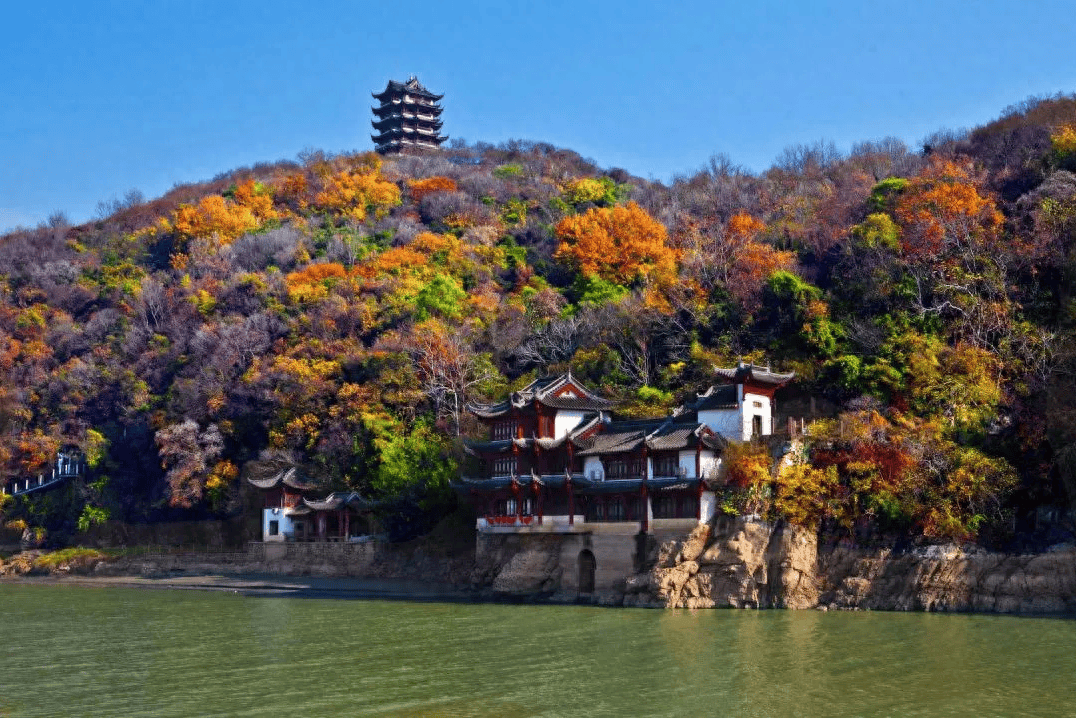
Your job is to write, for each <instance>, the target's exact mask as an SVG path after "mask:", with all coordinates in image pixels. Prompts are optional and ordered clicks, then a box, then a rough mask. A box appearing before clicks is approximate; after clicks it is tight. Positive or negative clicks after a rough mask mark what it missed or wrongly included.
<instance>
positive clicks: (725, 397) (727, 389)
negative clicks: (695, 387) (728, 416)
mask: <svg viewBox="0 0 1076 718" xmlns="http://www.w3.org/2000/svg"><path fill="white" fill-rule="evenodd" d="M738 406H739V397H738V395H737V393H736V386H735V385H734V384H724V385H722V386H716V387H715V386H711V387H710V388H709V389H707V390H706V391H704V392H703V393H702V394H699V395H698V399H696V400H695V402H694V403H693V404H692V405H691V410H692V411H712V410H714V409H735V408H736V407H738Z"/></svg>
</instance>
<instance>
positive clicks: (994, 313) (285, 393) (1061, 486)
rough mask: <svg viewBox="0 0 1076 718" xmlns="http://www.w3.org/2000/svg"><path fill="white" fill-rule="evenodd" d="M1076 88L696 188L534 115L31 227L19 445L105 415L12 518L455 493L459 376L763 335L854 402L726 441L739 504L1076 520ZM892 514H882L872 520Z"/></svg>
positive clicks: (12, 426)
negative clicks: (777, 449)
mask: <svg viewBox="0 0 1076 718" xmlns="http://www.w3.org/2000/svg"><path fill="white" fill-rule="evenodd" d="M1074 171H1076V98H1074V97H1071V96H1069V97H1054V98H1046V99H1036V100H1029V101H1027V102H1025V103H1022V104H1021V105H1018V106H1014V107H1013V108H1009V109H1008V110H1006V111H1005V112H1004V113H1002V115H1001V117H1000V118H998V119H997V120H995V121H993V122H990V123H988V124H986V125H984V126H982V127H979V128H977V129H975V130H973V131H971V132H968V133H948V134H939V135H938V136H936V137H933V138H931V139H929V140H928V141H927V142H926V143H925V144H924V147H922V148H915V149H913V148H908V147H906V146H905V145H904V144H903V143H901V142H899V141H896V140H882V141H878V142H863V143H861V144H858V145H856V146H855V147H854V148H853V149H852V151H851V152H850V153H848V154H847V155H844V154H841V153H838V152H836V150H834V149H833V148H832V147H830V146H827V145H824V144H819V145H816V146H800V147H795V148H790V149H789V150H788V151H786V152H785V154H784V155H782V157H781V158H779V160H778V161H777V162H776V163H775V164H774V166H773V167H771V168H770V169H769V170H767V171H765V172H762V173H759V174H754V173H751V172H748V171H745V170H743V169H742V168H739V167H736V166H734V165H733V164H731V163H730V162H728V161H727V160H726V159H724V158H721V157H716V158H713V159H711V161H710V162H709V164H708V165H707V166H706V167H705V168H704V169H702V170H700V171H698V172H696V173H694V174H692V175H690V176H684V177H680V178H677V179H676V180H675V181H673V182H671V183H670V184H668V185H665V184H662V183H659V182H654V181H648V180H644V179H642V178H639V177H634V176H631V175H630V174H628V173H627V172H625V171H622V170H617V169H611V170H604V169H602V168H599V167H597V166H596V165H595V164H594V163H593V162H591V161H588V160H586V159H585V158H583V157H580V156H579V155H578V154H577V153H574V152H572V151H570V150H565V149H560V148H556V147H553V146H551V145H548V144H541V143H532V142H509V143H506V144H504V145H500V146H491V145H485V144H478V145H474V146H457V147H453V148H450V149H446V150H442V151H439V152H436V153H431V154H426V155H419V156H389V157H384V158H383V157H379V156H377V155H373V154H366V153H355V154H341V155H327V154H324V153H318V152H310V153H305V154H304V155H303V156H301V157H300V158H299V159H298V161H296V162H281V163H276V164H266V165H257V166H254V167H251V168H243V169H238V170H235V171H232V172H229V173H226V174H224V175H221V176H219V177H217V178H214V179H213V180H211V181H209V182H204V183H200V184H191V185H183V186H177V187H176V188H174V189H173V190H172V191H170V192H169V193H167V194H165V195H164V196H163V197H160V198H157V199H153V200H150V201H145V200H144V199H143V198H141V197H140V196H138V195H137V194H132V195H130V196H128V197H127V198H126V199H125V200H123V201H119V202H115V203H113V204H112V206H110V207H109V208H108V210H107V211H105V212H103V213H102V216H101V217H100V218H99V219H97V220H95V221H93V222H89V223H87V224H84V225H80V226H69V225H68V224H67V223H66V222H65V221H64V220H63V218H62V217H59V216H58V217H56V218H54V219H53V220H50V222H49V223H47V224H46V225H43V226H40V227H37V228H34V229H26V230H19V231H16V232H13V233H10V234H8V235H6V236H4V237H2V238H0V473H2V474H3V475H4V478H5V479H7V478H15V477H19V476H33V475H36V474H38V473H40V472H42V471H43V470H44V469H45V467H47V466H48V465H49V464H50V463H51V462H52V461H53V458H54V457H55V455H56V452H57V450H59V449H60V448H61V447H63V446H65V445H69V444H74V445H78V446H79V447H81V448H82V450H83V451H84V452H85V453H86V455H87V460H88V464H89V466H90V467H91V470H90V472H89V474H88V475H87V477H86V479H85V480H80V481H76V482H73V483H72V484H71V485H69V486H67V487H65V488H64V489H63V490H61V491H53V492H48V493H42V494H40V495H39V496H37V497H34V498H27V499H25V500H23V499H20V500H19V501H17V502H16V501H11V500H10V499H8V500H7V501H5V502H4V503H0V521H2V522H5V523H7V524H10V525H11V526H15V527H18V528H20V529H21V527H23V526H29V527H32V528H39V529H43V530H44V534H45V535H46V536H49V537H51V540H52V541H56V542H63V541H65V540H68V539H70V537H72V536H74V535H76V534H77V532H79V531H84V530H86V529H87V528H89V527H91V526H92V525H94V524H96V523H100V522H103V521H105V520H107V519H116V520H123V521H130V522H139V521H166V520H177V519H186V518H197V517H227V516H233V515H235V514H237V513H238V512H239V511H241V501H240V494H239V486H240V478H241V476H243V475H245V474H249V473H252V472H253V473H256V472H259V471H264V470H266V468H267V467H269V468H271V467H275V466H279V465H281V463H287V464H294V465H298V466H302V467H304V470H305V471H306V472H307V473H308V474H310V475H311V476H313V477H316V478H317V479H318V480H320V481H321V482H322V483H323V484H324V486H325V487H326V489H327V490H328V489H340V490H343V489H347V490H355V491H359V492H361V493H363V494H364V495H368V496H371V497H376V498H379V499H381V500H382V501H383V502H385V503H384V504H383V505H384V506H385V507H386V509H385V511H386V518H387V520H388V526H389V529H390V531H391V532H392V533H393V535H394V536H397V537H401V538H405V537H410V536H414V535H416V534H418V533H421V532H423V531H425V530H427V529H428V528H429V527H430V526H431V525H432V524H433V523H434V522H435V521H436V520H437V519H438V517H440V516H443V515H444V514H445V513H447V512H451V511H452V510H453V509H454V505H455V504H454V502H455V499H454V497H453V495H452V494H451V492H449V491H448V490H447V482H448V480H449V479H450V478H451V477H453V476H455V475H457V474H458V473H459V472H460V471H461V467H462V469H465V468H466V462H467V458H466V454H465V452H464V451H463V450H462V447H461V443H460V441H459V437H460V436H465V435H467V434H468V433H469V432H471V431H474V430H475V428H476V427H475V426H474V425H473V424H471V423H470V422H471V421H472V420H471V419H470V418H469V417H468V416H467V415H466V413H465V412H463V411H462V407H463V406H464V404H465V403H466V401H468V400H472V399H479V400H489V399H494V398H498V397H501V396H503V395H504V393H505V392H507V391H509V390H511V389H512V388H517V387H520V386H523V385H525V384H526V383H528V382H529V381H531V380H532V379H533V378H534V377H535V376H537V375H538V374H542V373H546V372H552V371H558V370H561V369H564V368H567V367H568V366H569V365H570V366H571V369H572V371H573V372H574V373H576V374H577V375H579V376H580V378H582V379H583V380H584V381H586V382H587V384H588V385H590V386H593V387H595V388H596V389H598V390H600V391H602V392H604V393H605V394H606V395H607V396H609V397H610V398H614V399H615V400H616V401H617V402H618V403H620V404H622V405H625V406H627V407H628V412H629V413H630V414H632V415H634V416H639V417H644V416H660V415H664V414H665V413H667V412H668V411H669V410H671V409H672V408H673V407H674V406H676V405H678V404H679V403H681V402H682V401H683V400H685V399H686V398H688V396H689V395H690V392H692V391H693V390H696V389H699V388H700V387H704V386H706V385H707V384H708V383H710V382H711V380H712V379H711V377H712V366H713V365H714V364H724V365H728V364H730V363H733V362H735V361H738V360H741V359H742V360H745V361H754V362H759V363H771V364H772V365H774V366H776V367H780V368H782V369H783V370H794V371H795V372H796V373H797V375H798V376H799V377H800V384H799V389H798V390H799V391H800V392H802V393H803V394H805V395H808V394H809V395H811V396H816V397H819V398H821V399H824V400H825V402H826V404H827V405H828V406H833V407H835V409H834V411H833V412H830V415H829V416H827V417H823V418H819V419H818V420H817V421H815V422H814V423H813V424H812V425H811V427H810V432H809V433H810V439H809V442H808V447H807V455H806V457H805V460H804V462H803V463H800V464H798V465H796V466H795V467H793V468H791V469H789V470H786V471H782V472H780V473H779V474H777V475H774V474H773V473H772V472H771V471H770V468H769V467H768V466H767V465H766V460H767V457H765V456H764V455H763V454H762V453H760V452H759V451H755V450H753V449H751V448H750V447H747V448H744V449H741V450H738V451H736V452H733V455H732V456H730V458H729V461H728V464H729V476H730V480H731V483H730V486H731V487H732V489H730V493H729V496H728V497H727V498H728V506H729V510H730V511H736V510H742V509H744V508H746V507H751V508H752V509H753V510H755V511H758V512H761V513H764V514H766V515H769V516H772V517H773V518H782V519H785V520H787V521H789V522H791V523H795V524H799V525H802V526H807V527H812V528H813V527H817V528H820V529H821V530H822V531H823V532H824V533H825V534H827V535H829V536H832V537H835V538H839V537H855V536H859V537H861V538H862V536H864V535H884V536H887V537H899V538H902V539H909V540H913V541H918V540H922V539H928V540H934V539H937V540H943V539H944V540H949V539H957V540H967V539H977V540H979V541H981V542H984V543H987V544H991V545H995V546H998V547H1003V548H1005V547H1017V546H1033V545H1043V544H1046V543H1051V542H1057V541H1061V540H1068V539H1070V538H1071V537H1072V533H1071V532H1072V526H1071V525H1070V524H1068V523H1066V522H1065V521H1064V520H1061V521H1057V520H1054V521H1043V520H1042V517H1043V516H1045V515H1056V514H1062V515H1063V514H1064V513H1065V512H1067V511H1068V510H1069V509H1070V508H1071V507H1072V506H1073V504H1074V502H1076V448H1074V447H1076V415H1074V414H1073V410H1072V407H1073V406H1076V402H1074V401H1073V399H1074V396H1076V391H1074V390H1076V380H1074V378H1073V377H1074V376H1076V373H1074V369H1076V353H1074V351H1073V349H1074V348H1076V340H1074V336H1073V332H1072V328H1073V322H1076V303H1074V300H1073V291H1074V290H1076V253H1074V242H1076V175H1074V174H1073V172H1074ZM872 532H873V533H872Z"/></svg>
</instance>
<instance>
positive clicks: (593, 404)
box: [539, 396, 613, 411]
mask: <svg viewBox="0 0 1076 718" xmlns="http://www.w3.org/2000/svg"><path fill="white" fill-rule="evenodd" d="M539 401H541V402H542V403H543V404H545V405H546V406H548V407H551V408H553V409H575V410H581V411H605V410H606V409H610V408H612V406H613V403H612V402H611V401H607V400H605V399H591V398H589V397H585V396H547V397H545V398H543V399H539Z"/></svg>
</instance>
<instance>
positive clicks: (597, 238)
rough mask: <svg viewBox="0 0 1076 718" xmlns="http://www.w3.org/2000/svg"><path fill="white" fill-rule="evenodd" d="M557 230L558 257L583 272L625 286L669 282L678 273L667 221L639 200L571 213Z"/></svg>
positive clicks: (560, 223)
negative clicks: (665, 224)
mask: <svg viewBox="0 0 1076 718" xmlns="http://www.w3.org/2000/svg"><path fill="white" fill-rule="evenodd" d="M556 232H557V236H558V237H559V238H560V247H559V248H558V249H557V257H558V258H559V259H561V260H563V261H565V262H568V263H570V264H572V265H573V266H575V267H576V268H577V269H578V270H579V271H580V272H582V273H583V274H587V275H593V276H597V277H601V278H602V279H605V280H608V281H611V282H616V283H618V284H625V285H627V284H632V283H635V282H642V283H647V282H659V283H660V282H667V281H670V280H671V279H672V278H673V277H674V276H675V274H676V252H675V251H674V250H673V249H671V248H670V247H669V246H668V242H667V240H668V232H667V231H666V229H665V227H664V225H662V224H661V223H660V222H658V221H657V220H655V219H654V218H653V217H651V216H650V215H649V214H647V213H646V210H644V209H643V208H642V207H640V206H639V205H637V204H635V203H634V202H629V203H628V204H627V206H624V207H610V208H598V207H595V208H592V209H590V210H587V212H586V213H585V214H582V215H578V216H571V217H565V218H564V219H562V220H561V221H560V222H559V223H558V224H557V227H556Z"/></svg>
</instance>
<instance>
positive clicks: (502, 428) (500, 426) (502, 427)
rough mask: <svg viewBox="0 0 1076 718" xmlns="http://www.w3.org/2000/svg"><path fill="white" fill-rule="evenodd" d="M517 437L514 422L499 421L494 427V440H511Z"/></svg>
mask: <svg viewBox="0 0 1076 718" xmlns="http://www.w3.org/2000/svg"><path fill="white" fill-rule="evenodd" d="M515 435H516V422H514V421H510V420H509V421H498V422H497V423H496V424H494V425H493V438H494V440H497V439H511V438H512V437H514V436H515Z"/></svg>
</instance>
